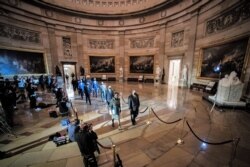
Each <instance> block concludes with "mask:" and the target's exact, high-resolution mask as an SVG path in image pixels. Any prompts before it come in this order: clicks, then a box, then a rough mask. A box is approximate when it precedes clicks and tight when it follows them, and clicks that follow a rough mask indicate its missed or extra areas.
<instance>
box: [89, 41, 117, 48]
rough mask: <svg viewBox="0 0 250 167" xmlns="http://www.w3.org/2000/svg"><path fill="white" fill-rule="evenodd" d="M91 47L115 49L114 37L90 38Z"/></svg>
mask: <svg viewBox="0 0 250 167" xmlns="http://www.w3.org/2000/svg"><path fill="white" fill-rule="evenodd" d="M88 46H89V48H91V49H114V40H113V39H107V40H102V39H100V40H99V39H89V45H88Z"/></svg>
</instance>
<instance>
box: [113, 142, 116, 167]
mask: <svg viewBox="0 0 250 167" xmlns="http://www.w3.org/2000/svg"><path fill="white" fill-rule="evenodd" d="M115 147H116V146H115V145H112V151H113V163H114V167H115V164H116V156H115V154H116V151H115Z"/></svg>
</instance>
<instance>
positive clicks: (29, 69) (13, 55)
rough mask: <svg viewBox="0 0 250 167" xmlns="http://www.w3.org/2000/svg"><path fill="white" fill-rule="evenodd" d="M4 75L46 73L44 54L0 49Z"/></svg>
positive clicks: (0, 67) (0, 71) (1, 69)
mask: <svg viewBox="0 0 250 167" xmlns="http://www.w3.org/2000/svg"><path fill="white" fill-rule="evenodd" d="M0 73H1V74H2V75H18V74H44V73H46V68H45V61H44V55H43V53H38V52H27V51H18V50H8V49H0Z"/></svg>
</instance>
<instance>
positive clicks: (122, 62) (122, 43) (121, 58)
mask: <svg viewBox="0 0 250 167" xmlns="http://www.w3.org/2000/svg"><path fill="white" fill-rule="evenodd" d="M124 59H125V32H124V31H120V32H119V68H118V69H117V70H116V71H118V72H116V74H118V77H119V80H123V79H124V73H125V70H124V69H125V60H124ZM120 68H122V72H121V71H120V70H121V69H120ZM121 73H122V74H121Z"/></svg>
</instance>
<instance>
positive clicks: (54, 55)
mask: <svg viewBox="0 0 250 167" xmlns="http://www.w3.org/2000/svg"><path fill="white" fill-rule="evenodd" d="M47 28H48V37H49V48H50V54H51V61H52V62H53V63H52V64H53V65H52V70H51V72H52V74H55V71H56V70H55V67H56V65H58V64H59V59H58V52H57V44H56V35H55V27H54V25H51V24H48V25H47Z"/></svg>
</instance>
